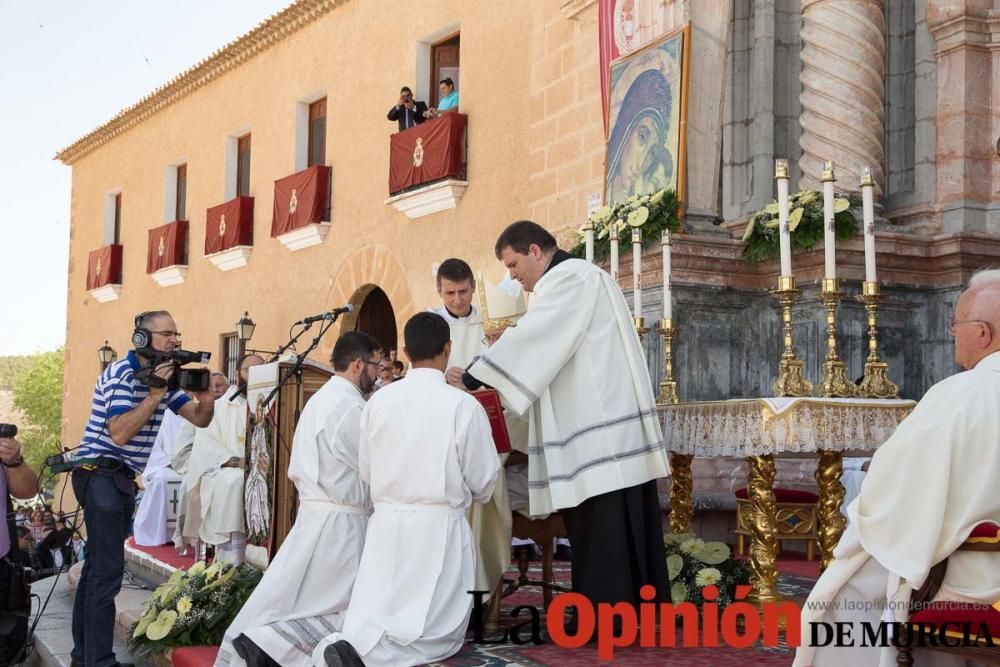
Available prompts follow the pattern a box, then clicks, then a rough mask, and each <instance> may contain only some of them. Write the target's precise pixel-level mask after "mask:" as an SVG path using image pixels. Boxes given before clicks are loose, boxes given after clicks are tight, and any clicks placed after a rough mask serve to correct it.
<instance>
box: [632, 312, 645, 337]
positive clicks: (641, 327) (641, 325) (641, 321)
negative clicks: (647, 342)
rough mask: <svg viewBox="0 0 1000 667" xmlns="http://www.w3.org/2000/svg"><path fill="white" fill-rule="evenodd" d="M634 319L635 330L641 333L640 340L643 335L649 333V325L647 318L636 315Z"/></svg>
mask: <svg viewBox="0 0 1000 667" xmlns="http://www.w3.org/2000/svg"><path fill="white" fill-rule="evenodd" d="M632 319H633V321H634V322H635V332H636V333H637V334H639V340H642V338H643V336H645V335H646V334H648V333H649V327H647V326H646V318H645V317H635V318H632Z"/></svg>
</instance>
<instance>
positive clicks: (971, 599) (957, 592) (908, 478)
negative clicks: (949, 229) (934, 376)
mask: <svg viewBox="0 0 1000 667" xmlns="http://www.w3.org/2000/svg"><path fill="white" fill-rule="evenodd" d="M998 325H1000V271H983V272H980V273H978V274H976V275H974V276H973V277H972V280H971V281H969V288H968V289H967V290H965V291H964V292H963V293H962V295H961V296H960V297H959V299H958V303H957V304H956V307H955V313H954V316H953V317H952V318H951V319H950V320H949V322H948V330H949V331H950V332H951V335H952V336H953V337H954V339H955V361H956V362H957V363H958V365H959V366H961V367H962V368H964V369H965V372H963V373H958V374H956V375H953V376H951V377H949V378H947V379H945V380H942V381H941V382H939V383H937V384H936V385H934V386H933V387H931V388H930V390H928V391H927V393H926V394H924V397H923V399H922V400H921V401H920V403H919V404H917V407H916V408H914V410H913V413H912V414H911V415H910V416H909V417H907V418H906V420H905V421H903V423H902V424H900V425H899V427H898V428H897V429H896V432H895V433H894V434H893V435H892V437H891V438H889V440H887V441H886V442H885V444H883V445H882V446H881V447H879V449H878V451H877V452H875V456H874V457H873V458H872V462H871V465H870V467H869V469H868V477H867V479H865V483H864V485H863V486H862V487H861V493H860V495H859V496H858V497H857V498H856V499H855V500H854V502H852V503H851V504H850V506H849V507H848V509H847V513H848V516H849V518H850V523H849V524H848V527H847V530H846V531H845V533H844V536H843V538H841V540H840V543H839V544H838V545H837V549H836V551H835V552H834V557H835V560H834V561H833V563H832V564H831V565H830V567H829V568H827V570H826V571H825V572H824V573H823V576H822V577H820V579H819V581H818V582H817V583H816V586H815V587H814V588H813V590H812V593H811V594H810V595H809V600H808V602H807V603H806V605H805V606H804V607H803V616H802V632H803V635H802V646H801V647H800V648H799V650H798V653H797V655H796V658H795V665H796V666H805V665H810V666H812V667H823V666H824V665H858V666H859V667H863V666H864V665H871V666H872V667H874V666H875V665H878V664H883V665H884V664H889V663H894V662H895V650H896V649H895V648H894V647H893V646H892V645H889V646H888V647H885V648H879V646H878V645H877V643H873V645H868V644H862V645H860V646H857V647H836V646H823V647H818V646H811V645H810V641H811V635H810V632H811V629H812V627H813V626H812V625H811V624H812V623H817V622H825V623H844V624H852V625H854V626H855V627H854V628H853V632H854V633H855V634H854V636H857V635H859V634H861V633H862V627H863V626H862V625H861V624H862V623H870V624H873V625H871V626H868V627H877V624H878V623H879V621H880V620H892V621H898V622H903V621H906V620H907V618H908V610H909V606H910V600H911V595H912V593H913V592H914V591H917V590H919V589H920V587H921V586H922V585H923V584H924V583H925V581H926V580H927V579H928V576H929V573H930V571H931V567H932V566H934V565H935V564H937V563H940V562H941V561H943V560H944V559H945V558H947V559H948V566H947V571H946V573H945V575H944V579H943V581H942V582H941V586H940V589H939V592H938V594H937V595H936V597H935V598H934V599H933V601H934V602H948V603H962V604H979V605H985V606H987V607H989V606H990V605H992V604H993V603H995V602H996V601H997V600H998V599H1000V567H997V562H996V560H995V554H991V553H988V552H981V551H965V550H962V551H955V550H956V548H957V547H958V546H959V545H960V544H962V542H964V541H965V540H966V538H968V537H969V535H970V533H971V532H972V530H973V529H974V528H975V527H976V526H977V525H979V524H980V523H1000V485H998V484H997V479H998V478H1000V447H998V443H1000V409H998V408H997V406H1000V337H998V336H997V335H996V334H997V331H998V329H997V327H998ZM887 609H888V610H889V611H886V610H887ZM890 614H891V615H890ZM843 627H844V626H838V628H841V629H842V628H843ZM848 630H850V628H848ZM921 646H922V644H921ZM924 652H925V651H923V650H922V649H917V650H915V651H914V662H915V663H916V664H920V665H944V664H948V665H952V664H961V663H953V662H945V660H949V659H951V656H943V655H940V654H928V655H923V653H924ZM880 659H881V663H880ZM966 664H968V663H966ZM975 664H979V663H975Z"/></svg>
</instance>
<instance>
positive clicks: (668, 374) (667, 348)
mask: <svg viewBox="0 0 1000 667" xmlns="http://www.w3.org/2000/svg"><path fill="white" fill-rule="evenodd" d="M656 331H657V332H658V333H659V334H660V335H661V336H663V382H661V383H660V400H659V401H658V402H659V404H660V405H672V404H674V403H678V402H679V401H678V399H677V383H676V382H675V381H674V351H673V341H674V321H673V320H667V319H662V320H660V326H659V327H657V329H656Z"/></svg>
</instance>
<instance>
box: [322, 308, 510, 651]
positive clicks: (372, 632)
mask: <svg viewBox="0 0 1000 667" xmlns="http://www.w3.org/2000/svg"><path fill="white" fill-rule="evenodd" d="M449 336H450V332H449V329H448V324H447V322H445V320H444V319H443V318H442V317H441V316H439V315H436V314H435V313H428V312H424V313H418V314H416V315H414V316H413V317H412V318H410V320H409V321H408V322H407V323H406V326H405V328H404V330H403V337H404V340H405V344H406V347H405V350H404V351H405V353H406V355H407V356H408V357H409V359H410V361H411V362H412V364H413V366H412V369H411V370H410V371H409V372H408V373H407V374H406V379H405V380H403V381H402V382H394V383H392V384H391V385H389V386H388V387H386V388H384V389H382V390H380V391H378V392H376V393H375V395H374V396H372V398H371V400H369V401H368V404H367V405H366V406H365V409H364V411H363V412H362V414H361V445H360V448H359V452H358V466H359V469H360V473H361V479H363V480H366V481H367V482H368V483H369V484H370V486H371V495H372V502H373V503H374V505H375V512H374V514H372V517H371V519H370V520H369V524H368V535H367V537H366V541H365V548H364V553H363V554H362V556H361V566H360V567H359V569H358V577H357V580H356V581H355V583H354V592H353V594H352V595H351V603H350V605H349V606H348V608H347V615H346V616H345V617H344V627H343V631H342V632H339V633H334V634H333V635H331V636H330V637H327V638H326V639H324V640H323V641H322V642H320V644H319V646H317V648H316V653H315V656H316V657H317V658H323V659H325V664H327V665H334V666H337V667H343V666H344V665H347V666H349V667H359V666H362V665H367V667H406V666H407V665H422V664H424V663H429V662H436V661H438V660H444V659H445V658H447V657H449V656H451V655H454V654H455V653H457V652H458V651H459V649H461V647H462V642H463V639H464V637H465V630H466V627H467V626H468V623H469V616H470V614H471V612H472V596H471V595H470V594H469V592H468V591H470V590H472V585H473V581H474V576H475V565H476V553H475V543H474V542H473V539H472V532H471V530H470V528H469V521H468V519H467V518H466V512H467V511H468V508H469V505H470V504H471V503H472V502H486V501H487V500H489V499H490V496H491V495H492V493H493V485H494V484H495V482H496V478H497V475H498V474H499V472H500V459H499V457H498V456H497V452H496V446H495V445H494V444H493V436H492V433H491V431H490V423H489V420H488V419H487V417H486V411H485V410H484V409H483V407H482V406H481V405H480V404H479V402H478V401H477V400H476V399H475V398H473V397H472V396H470V395H468V394H467V393H465V392H464V391H461V390H459V389H456V388H455V387H452V386H449V385H448V384H447V383H446V382H445V377H444V371H445V369H446V367H447V362H448V356H449V354H450V353H451V344H450V342H449ZM317 664H324V663H323V662H321V661H320V660H317Z"/></svg>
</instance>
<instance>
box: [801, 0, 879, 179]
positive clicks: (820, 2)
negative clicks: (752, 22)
mask: <svg viewBox="0 0 1000 667" xmlns="http://www.w3.org/2000/svg"><path fill="white" fill-rule="evenodd" d="M799 79H800V80H801V81H802V94H801V95H800V96H799V100H800V101H801V102H802V116H801V119H800V122H801V125H802V135H801V137H800V138H799V145H800V146H801V147H802V157H801V158H800V159H799V169H800V170H801V172H802V176H801V178H800V179H799V187H800V188H810V189H819V187H820V179H821V178H822V175H823V163H824V162H825V161H827V160H833V161H834V162H836V164H837V175H838V177H839V181H840V183H839V185H840V187H841V188H843V189H845V190H848V189H850V190H853V189H856V186H857V184H858V182H859V180H860V167H862V166H865V165H870V166H871V168H872V176H873V178H874V179H875V193H876V195H881V193H882V189H883V187H884V185H885V177H884V174H883V171H882V164H883V160H884V158H885V143H884V142H885V106H884V100H885V11H884V0H802V73H801V74H800V75H799Z"/></svg>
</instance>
